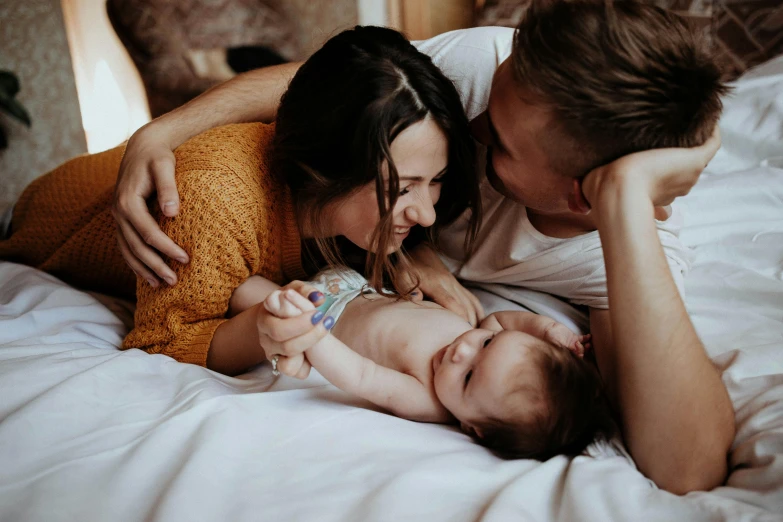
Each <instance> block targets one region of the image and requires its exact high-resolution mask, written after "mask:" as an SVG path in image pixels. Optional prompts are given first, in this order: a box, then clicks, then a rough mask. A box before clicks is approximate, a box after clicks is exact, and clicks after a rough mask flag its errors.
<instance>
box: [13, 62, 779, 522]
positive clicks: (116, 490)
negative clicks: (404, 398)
mask: <svg viewBox="0 0 783 522" xmlns="http://www.w3.org/2000/svg"><path fill="white" fill-rule="evenodd" d="M721 127H722V129H723V139H724V149H723V150H721V152H720V153H719V155H718V156H717V157H716V159H715V160H714V161H713V163H712V164H711V165H710V168H709V173H708V174H705V175H704V176H703V178H702V180H701V181H700V182H699V184H698V185H697V187H696V188H695V189H694V190H693V192H692V193H691V194H690V195H689V196H687V197H686V198H685V199H684V201H685V202H686V203H687V205H688V211H689V213H688V221H687V223H686V228H685V230H684V233H683V239H684V241H685V243H686V244H687V245H688V246H690V247H692V249H693V268H692V271H691V274H690V276H689V278H688V280H687V284H686V294H687V297H686V303H687V306H688V310H689V311H690V313H691V314H692V317H693V320H694V322H695V324H696V327H697V329H698V331H699V334H700V335H701V336H702V338H703V339H704V342H705V344H706V346H707V348H708V350H709V352H710V354H711V355H712V356H713V357H714V359H715V362H716V364H718V365H719V366H720V367H721V368H722V369H723V370H724V371H723V378H724V382H725V383H726V385H727V386H728V388H729V392H730V394H731V398H732V400H733V401H734V405H735V409H736V414H737V422H738V433H737V437H736V441H735V443H734V447H733V451H732V454H731V467H732V472H731V475H730V477H729V479H728V483H727V485H726V486H725V487H721V488H718V489H716V490H715V491H712V492H709V493H692V494H689V495H687V496H685V497H677V496H674V495H671V494H669V493H666V492H664V491H661V490H657V489H655V488H653V487H651V486H650V484H649V482H648V481H647V480H646V479H645V478H644V477H643V476H642V475H641V474H640V473H639V472H637V471H636V470H635V469H634V468H633V466H632V465H631V464H630V463H629V462H628V461H626V460H625V459H624V458H622V457H619V456H612V455H607V456H605V457H603V458H591V457H577V458H575V459H573V460H569V459H566V458H564V457H557V458H554V459H551V460H549V461H548V462H546V463H538V462H532V461H513V462H506V461H502V460H499V459H497V458H495V457H493V456H492V455H490V454H489V453H488V452H486V451H485V450H484V449H482V448H481V447H479V446H477V445H475V444H473V443H472V442H470V440H469V439H468V437H467V436H465V435H463V434H461V433H459V432H458V431H457V430H456V429H452V428H448V427H444V426H436V425H426V424H416V423H413V422H408V421H404V420H401V419H397V418H394V417H391V416H389V415H386V414H383V413H381V412H379V411H377V410H375V409H373V408H372V407H371V406H370V405H368V404H367V403H365V402H363V401H360V400H357V399H354V398H352V397H349V396H347V395H346V394H344V393H342V392H340V391H339V390H337V389H335V388H334V387H332V386H331V385H329V384H328V383H325V382H324V381H323V380H322V379H320V378H319V377H318V376H313V377H311V378H310V379H308V380H307V381H306V382H304V383H300V382H297V381H294V380H291V379H285V378H281V379H275V378H273V377H272V376H271V373H270V371H269V368H268V367H266V366H264V367H261V368H259V369H258V370H256V371H255V372H253V373H251V374H249V375H246V376H244V377H243V378H241V379H233V378H228V377H223V376H220V375H217V374H214V373H212V372H210V371H207V370H205V369H203V368H198V367H195V366H191V365H184V364H178V363H176V362H174V361H173V360H171V359H168V358H166V357H163V356H159V355H155V356H152V355H147V354H144V353H141V352H139V351H136V350H131V351H127V352H120V351H118V350H117V346H118V345H119V344H120V341H121V338H122V335H123V333H124V332H125V327H124V326H123V325H122V323H121V321H120V320H119V319H118V318H117V316H116V315H114V314H113V313H111V312H110V311H109V310H108V309H107V308H106V307H105V306H104V305H102V304H100V302H99V301H97V300H96V299H95V298H93V297H92V296H90V295H88V294H85V293H82V292H79V291H77V290H74V289H71V288H69V287H67V286H66V285H64V284H62V283H61V282H59V281H57V280H56V279H55V278H53V277H50V276H48V275H46V274H43V273H41V272H37V271H35V270H33V269H30V268H27V267H22V266H19V265H15V264H11V263H5V262H0V520H2V521H47V522H51V521H61V520H79V521H114V520H117V521H120V520H122V521H137V520H138V521H142V520H176V521H179V520H194V521H196V520H197V521H201V520H204V521H207V520H232V521H240V520H274V521H289V520H304V521H312V520H317V521H344V520H356V521H376V520H379V521H380V520H395V521H397V520H428V521H432V520H449V521H461V520H476V519H483V520H488V521H507V520H531V521H532V520H536V521H545V520H547V521H548V520H563V521H574V520H580V521H596V522H599V521H600V522H605V521H608V520H618V521H627V520H634V521H635V520H660V521H673V520H688V521H702V520H703V521H732V522H734V521H751V520H753V521H768V520H769V521H772V520H783V516H781V514H782V513H783V170H779V169H772V168H765V167H760V166H759V164H760V162H761V161H763V160H764V159H767V158H769V157H774V156H783V59H779V60H778V61H776V62H774V63H771V64H768V65H767V66H766V68H765V69H763V70H761V71H756V72H754V73H753V74H752V75H751V77H749V78H748V79H745V80H743V81H742V82H740V84H739V87H738V89H737V91H736V93H735V95H734V97H733V98H731V99H729V100H728V101H727V110H726V113H725V116H724V118H723V120H722V125H721ZM262 392H263V393H262ZM650 393H655V390H650Z"/></svg>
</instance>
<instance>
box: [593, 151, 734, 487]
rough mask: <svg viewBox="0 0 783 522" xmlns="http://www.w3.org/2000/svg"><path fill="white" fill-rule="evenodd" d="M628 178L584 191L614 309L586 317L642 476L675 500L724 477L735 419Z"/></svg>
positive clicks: (647, 204)
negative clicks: (604, 265) (664, 490)
mask: <svg viewBox="0 0 783 522" xmlns="http://www.w3.org/2000/svg"><path fill="white" fill-rule="evenodd" d="M702 165H703V164H702ZM634 174H636V173H634V172H629V173H628V175H626V174H625V173H618V174H617V175H611V174H610V175H607V176H605V177H604V179H603V181H601V182H600V183H597V184H596V183H594V184H593V187H591V188H590V192H591V197H590V199H591V203H592V208H593V211H594V212H595V213H596V223H597V226H598V231H599V234H600V236H601V242H602V245H603V252H604V260H605V262H606V271H607V287H608V293H609V304H610V309H611V314H609V313H608V312H605V311H591V327H592V333H593V342H594V346H595V350H596V356H597V359H598V364H599V367H600V369H601V372H602V373H603V374H604V376H605V379H606V381H607V382H606V384H607V388H608V390H609V393H610V394H611V395H612V396H613V398H614V400H615V401H616V404H617V405H618V407H619V411H620V417H621V422H622V427H623V434H624V437H625V440H626V443H627V445H628V448H629V450H630V452H631V455H633V457H634V459H635V461H636V463H637V465H638V467H639V469H640V470H641V471H642V472H643V473H645V474H646V475H647V476H648V477H650V478H651V479H652V480H653V481H654V482H655V483H656V484H658V485H659V486H660V487H662V488H664V489H666V490H668V491H671V492H673V493H678V494H684V493H686V492H689V491H693V490H707V489H711V488H713V487H715V486H718V485H720V484H721V483H722V482H723V481H724V479H725V476H726V471H727V463H726V460H727V453H728V450H729V448H730V445H731V443H732V440H733V438H734V412H733V408H732V405H731V401H730V400H729V397H728V393H727V391H726V388H725V387H724V386H723V383H722V381H721V378H720V375H719V374H718V371H717V370H716V369H715V367H714V366H713V364H712V362H711V361H710V359H709V357H708V356H707V354H706V352H705V350H704V347H703V345H702V344H701V341H700V340H699V338H698V336H697V335H696V331H695V329H694V327H693V324H692V323H691V321H690V319H689V317H688V314H687V312H686V310H685V306H684V304H683V302H682V299H681V298H680V295H679V292H678V291H677V287H676V286H675V284H674V281H673V279H672V276H671V273H670V271H669V266H668V264H667V262H666V259H665V256H664V253H663V249H662V247H661V244H660V241H659V239H658V235H657V229H656V226H655V222H654V220H653V212H654V210H653V201H652V200H651V196H650V195H649V194H648V191H649V188H648V187H645V186H644V183H646V181H645V180H643V178H642V177H641V175H637V176H634ZM670 185H671V183H670ZM686 192H687V191H686ZM585 195H586V196H587V191H585ZM663 203H665V201H664V202H663ZM659 204H660V203H659Z"/></svg>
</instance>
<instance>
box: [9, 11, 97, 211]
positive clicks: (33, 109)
mask: <svg viewBox="0 0 783 522" xmlns="http://www.w3.org/2000/svg"><path fill="white" fill-rule="evenodd" d="M66 1H67V0H66ZM0 20H2V23H0V69H8V70H11V71H13V72H14V73H15V74H16V75H17V76H18V77H19V80H20V83H21V91H20V92H19V94H18V95H17V96H18V99H19V101H20V102H22V104H23V105H24V106H25V107H26V108H27V110H28V112H29V113H30V117H31V118H32V121H33V126H32V128H31V129H28V128H27V127H25V126H23V125H21V124H18V123H16V122H15V121H12V120H11V119H10V118H8V117H7V116H6V115H5V114H2V115H0V125H3V127H4V128H5V129H6V131H7V133H8V141H9V144H8V149H6V150H5V151H0V213H2V212H4V211H5V209H6V208H7V207H8V206H9V205H11V204H12V203H13V202H14V201H16V199H17V198H18V197H19V194H21V192H22V190H24V188H25V187H26V186H27V185H28V184H29V183H30V182H31V181H32V180H33V179H35V178H36V177H38V176H40V175H41V174H44V173H46V172H48V171H49V170H51V169H52V168H54V167H56V166H57V165H59V164H60V163H62V162H64V161H66V160H68V159H69V158H71V157H73V156H76V155H78V154H82V153H84V152H86V151H87V145H86V143H85V139H84V132H83V131H82V126H81V125H82V123H81V115H80V113H79V102H78V100H77V96H76V84H75V83H74V76H73V68H72V66H71V58H70V54H69V50H68V41H67V39H66V36H65V26H64V25H63V16H62V11H61V9H60V1H59V0H2V1H0Z"/></svg>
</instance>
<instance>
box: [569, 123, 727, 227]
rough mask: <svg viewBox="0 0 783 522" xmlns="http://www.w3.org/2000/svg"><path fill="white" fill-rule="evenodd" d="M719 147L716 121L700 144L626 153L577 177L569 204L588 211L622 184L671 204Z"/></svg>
mask: <svg viewBox="0 0 783 522" xmlns="http://www.w3.org/2000/svg"><path fill="white" fill-rule="evenodd" d="M719 148H720V131H719V130H718V127H717V125H716V126H715V131H714V132H713V133H712V136H711V137H710V138H709V139H708V140H707V141H706V142H704V144H703V145H700V146H698V147H693V148H690V149H686V148H669V149H651V150H646V151H642V152H636V153H633V154H629V155H627V156H623V157H622V158H620V159H618V160H616V161H614V162H612V163H610V164H608V165H604V166H602V167H598V168H596V169H594V170H593V171H591V172H590V173H589V174H588V175H587V176H585V177H584V178H583V179H582V180H574V190H573V192H572V194H571V197H570V198H569V207H570V208H571V210H573V211H575V212H581V213H587V212H589V211H590V209H591V208H595V207H597V206H598V203H599V200H600V198H601V195H602V194H603V193H604V192H605V191H607V190H611V189H610V187H615V188H616V187H619V186H631V187H633V189H634V190H639V191H642V192H643V193H644V194H645V196H647V197H649V199H650V201H651V202H652V204H653V205H654V206H656V207H663V206H666V205H669V204H670V203H671V202H672V201H674V199H675V198H677V197H680V196H684V195H686V194H688V192H690V190H691V188H693V186H694V185H695V184H696V182H697V181H698V179H699V176H700V175H701V172H702V171H703V170H704V167H706V166H707V164H708V163H709V162H710V160H711V159H712V158H713V156H715V153H716V152H718V149H719Z"/></svg>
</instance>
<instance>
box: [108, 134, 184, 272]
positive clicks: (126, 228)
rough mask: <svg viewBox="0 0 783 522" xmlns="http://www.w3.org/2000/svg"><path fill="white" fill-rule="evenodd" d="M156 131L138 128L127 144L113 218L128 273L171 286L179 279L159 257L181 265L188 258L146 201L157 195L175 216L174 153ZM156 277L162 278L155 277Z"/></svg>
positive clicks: (160, 203) (162, 207) (164, 207)
mask: <svg viewBox="0 0 783 522" xmlns="http://www.w3.org/2000/svg"><path fill="white" fill-rule="evenodd" d="M153 129H154V128H153V127H151V126H146V127H144V128H142V129H139V130H138V131H137V132H136V133H135V134H134V135H133V136H132V137H131V139H130V140H129V141H128V146H127V147H126V149H125V155H124V156H123V158H122V163H121V164H120V171H119V175H118V178H117V185H116V187H115V190H114V205H113V207H112V214H113V215H114V219H115V220H116V221H117V241H118V243H119V246H120V252H121V253H122V257H124V258H125V262H127V263H128V265H129V266H130V267H131V269H132V270H133V271H134V272H136V274H138V275H140V276H141V277H143V278H144V279H146V280H147V282H148V283H149V284H150V285H152V286H153V287H156V286H158V285H159V284H160V279H163V280H164V281H166V283H168V284H169V285H174V284H176V282H177V276H176V274H175V273H174V271H173V270H172V269H171V268H169V267H168V266H167V265H166V263H165V262H164V261H163V259H162V258H161V256H160V254H161V253H162V254H164V255H166V256H168V257H170V258H172V259H175V260H177V261H179V262H180V263H187V262H188V261H189V258H188V254H187V253H186V252H185V251H184V250H183V249H182V248H180V247H179V246H178V245H177V244H176V243H174V241H172V240H171V239H170V238H169V237H168V236H167V235H166V234H164V233H163V231H162V230H161V229H160V227H159V226H158V223H157V222H156V221H155V219H154V218H153V217H152V215H151V214H150V211H149V208H147V199H148V198H150V197H151V196H152V194H153V193H155V192H157V199H158V204H159V205H160V208H161V209H162V210H163V213H164V214H165V215H166V216H168V217H173V216H176V215H177V213H178V212H179V194H178V193H177V184H176V182H175V180H174V153H173V152H172V147H170V146H169V145H168V144H167V143H168V142H167V141H166V140H165V138H164V137H163V136H161V135H160V134H154V132H155V131H154V130H153ZM159 278H160V279H159Z"/></svg>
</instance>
